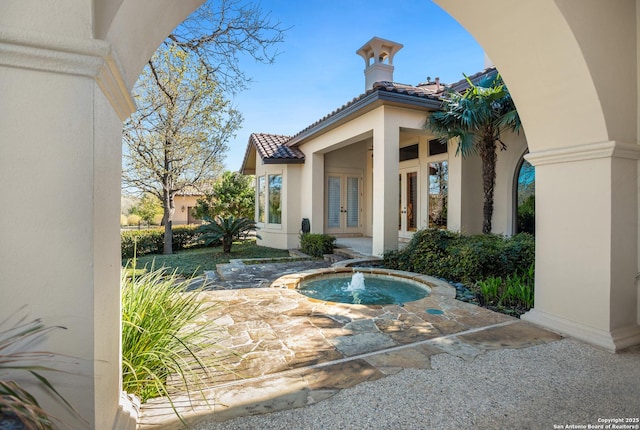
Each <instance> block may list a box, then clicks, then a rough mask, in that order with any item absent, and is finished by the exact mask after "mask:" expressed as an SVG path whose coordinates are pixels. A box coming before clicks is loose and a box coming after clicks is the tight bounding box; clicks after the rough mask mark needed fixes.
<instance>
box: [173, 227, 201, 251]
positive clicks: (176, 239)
mask: <svg viewBox="0 0 640 430" xmlns="http://www.w3.org/2000/svg"><path fill="white" fill-rule="evenodd" d="M197 229H198V226H193V225H181V226H176V227H173V229H172V231H173V242H172V243H173V250H174V251H180V250H181V249H186V248H193V247H198V246H201V245H199V244H198V243H197V242H198V239H199V238H200V236H202V233H200V232H198V231H197Z"/></svg>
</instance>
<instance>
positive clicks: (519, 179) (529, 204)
mask: <svg viewBox="0 0 640 430" xmlns="http://www.w3.org/2000/svg"><path fill="white" fill-rule="evenodd" d="M513 192H514V198H513V206H514V207H513V209H514V218H513V219H514V229H513V231H514V233H516V234H517V233H529V234H535V229H536V218H535V217H536V194H535V193H536V170H535V167H534V166H533V165H532V164H531V163H529V162H528V161H527V160H526V159H525V158H524V155H523V156H522V157H521V158H520V162H519V163H518V167H517V169H516V174H515V176H514V186H513Z"/></svg>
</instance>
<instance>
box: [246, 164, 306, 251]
mask: <svg viewBox="0 0 640 430" xmlns="http://www.w3.org/2000/svg"><path fill="white" fill-rule="evenodd" d="M258 159H259V157H258ZM301 166H302V165H301V164H262V163H258V165H257V166H256V184H257V183H258V178H259V177H264V178H265V186H266V188H267V189H268V188H269V183H268V178H269V175H282V191H281V200H280V209H281V211H280V213H281V223H280V224H274V223H270V222H269V219H268V206H269V204H268V197H267V201H266V202H265V209H266V210H267V212H266V215H265V216H266V220H265V222H258V223H257V226H258V232H257V233H258V234H259V235H260V237H261V239H258V240H257V243H258V244H259V245H263V246H268V247H271V248H279V249H291V248H297V247H299V245H300V240H299V234H300V227H301V224H302V217H301V215H300V214H301V208H300V205H299V200H298V198H297V196H299V195H300V183H301V173H302V167H301ZM258 211H259V202H258V190H257V187H256V218H255V219H256V220H257V219H258Z"/></svg>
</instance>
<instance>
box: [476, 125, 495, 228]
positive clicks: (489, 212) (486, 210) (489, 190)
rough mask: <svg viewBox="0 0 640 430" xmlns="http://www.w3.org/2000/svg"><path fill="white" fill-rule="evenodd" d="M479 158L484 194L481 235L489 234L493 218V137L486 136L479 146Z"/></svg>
mask: <svg viewBox="0 0 640 430" xmlns="http://www.w3.org/2000/svg"><path fill="white" fill-rule="evenodd" d="M480 158H481V159H482V189H483V192H484V204H483V207H482V215H483V220H482V233H484V234H488V233H491V220H492V218H493V190H494V188H495V184H496V159H497V154H496V144H495V140H494V138H493V135H491V136H487V137H485V138H484V139H483V140H482V143H481V145H480Z"/></svg>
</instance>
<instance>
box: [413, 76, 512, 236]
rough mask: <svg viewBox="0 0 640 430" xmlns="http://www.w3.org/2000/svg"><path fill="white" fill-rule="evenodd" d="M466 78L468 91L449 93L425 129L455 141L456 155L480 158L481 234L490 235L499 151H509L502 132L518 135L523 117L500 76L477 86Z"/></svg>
mask: <svg viewBox="0 0 640 430" xmlns="http://www.w3.org/2000/svg"><path fill="white" fill-rule="evenodd" d="M464 76H465V78H466V80H467V83H468V85H469V88H468V89H467V90H465V91H463V92H456V91H451V90H450V91H447V93H445V96H444V97H443V99H442V106H441V108H440V110H439V111H436V112H433V113H432V114H431V115H430V116H429V117H428V119H427V122H426V125H425V127H426V128H427V129H428V130H430V131H431V132H433V133H434V134H435V135H436V137H438V138H440V139H441V140H442V141H445V142H448V141H453V142H455V143H456V144H457V149H456V155H458V154H461V155H462V156H463V157H467V156H471V155H475V154H478V155H479V156H480V158H481V160H482V184H483V193H484V204H483V223H482V232H483V233H491V220H492V217H493V194H494V188H495V182H496V160H497V152H496V151H497V149H498V148H500V149H501V150H505V149H506V148H507V146H506V144H505V143H504V142H503V141H502V140H501V135H502V133H503V132H505V131H514V132H519V130H520V117H519V116H518V112H517V111H516V108H515V105H514V103H513V100H512V99H511V95H510V94H509V90H508V89H507V87H506V86H505V85H504V82H503V81H502V78H501V77H500V75H499V74H497V73H496V74H488V75H486V76H484V77H483V78H482V79H480V81H479V82H478V83H473V82H472V81H471V79H469V78H468V77H467V76H466V75H464Z"/></svg>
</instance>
